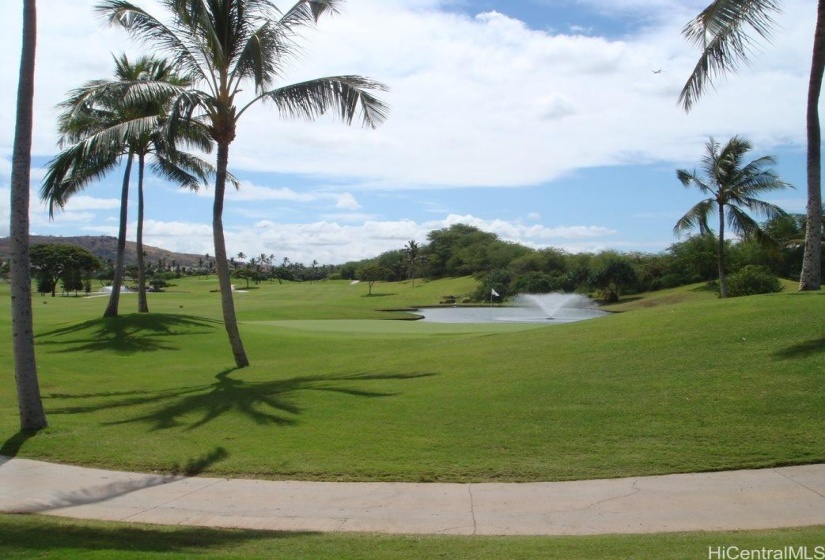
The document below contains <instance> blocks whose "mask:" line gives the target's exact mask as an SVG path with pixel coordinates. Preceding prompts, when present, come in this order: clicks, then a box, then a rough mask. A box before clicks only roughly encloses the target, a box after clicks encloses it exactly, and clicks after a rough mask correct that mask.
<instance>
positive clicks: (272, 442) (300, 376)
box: [0, 277, 825, 481]
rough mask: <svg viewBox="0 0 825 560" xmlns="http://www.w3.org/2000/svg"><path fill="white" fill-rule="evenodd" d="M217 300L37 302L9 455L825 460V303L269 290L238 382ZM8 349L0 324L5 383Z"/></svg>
mask: <svg viewBox="0 0 825 560" xmlns="http://www.w3.org/2000/svg"><path fill="white" fill-rule="evenodd" d="M215 288H216V282H215V280H214V277H213V278H212V279H210V280H188V281H185V282H182V283H181V284H180V285H179V286H177V287H176V288H174V291H170V292H169V293H165V294H153V295H152V297H151V300H150V305H151V308H152V311H153V313H152V314H151V315H148V316H137V315H127V316H124V317H122V318H120V319H117V320H110V321H103V320H102V319H99V316H100V315H101V314H102V310H103V307H104V306H105V303H106V302H105V298H98V299H81V298H53V299H52V298H44V299H40V298H35V311H36V323H37V325H36V330H37V343H38V352H39V353H38V363H39V367H40V375H41V385H42V388H43V393H44V399H45V404H46V407H47V412H48V414H49V420H50V427H49V428H48V429H47V430H46V431H45V432H44V433H41V434H38V435H37V436H36V437H34V438H31V439H28V440H26V441H22V442H21V440H20V439H19V438H13V437H12V436H13V435H14V434H15V432H16V429H17V428H16V426H17V416H16V405H15V401H14V387H13V380H12V379H11V376H5V377H4V378H3V379H0V441H2V440H4V439H7V438H9V439H8V441H7V443H6V446H5V451H6V452H7V453H8V452H14V451H15V450H16V449H18V448H19V454H20V455H21V456H27V457H38V458H44V459H53V460H59V461H65V462H72V463H81V464H95V465H100V466H106V467H114V468H122V469H134V470H141V471H152V470H164V471H170V470H185V469H186V468H187V467H186V465H189V469H190V470H195V471H198V472H200V471H203V472H206V473H210V474H220V475H244V476H261V477H267V478H299V479H325V480H328V479H346V480H449V481H484V480H516V481H527V480H565V479H575V478H593V477H614V476H626V475H641V474H655V473H668V472H685V471H704V470H715V469H726V468H739V467H763V466H771V465H779V464H792V463H806V462H818V461H824V460H825V429H823V428H825V414H823V412H825V392H823V385H824V383H823V381H825V372H823V369H825V368H823V366H822V357H823V352H825V326H824V324H823V321H822V316H823V312H825V297H823V295H821V294H796V293H786V294H778V295H772V296H759V297H751V298H737V299H731V300H727V301H720V300H717V299H716V298H715V297H713V296H712V294H709V293H707V292H702V291H689V290H684V289H683V290H681V291H679V290H676V291H672V292H671V293H660V294H655V295H654V296H653V298H651V299H649V300H647V301H648V302H651V301H653V299H655V298H659V299H660V300H661V298H665V299H664V300H661V301H659V302H658V303H659V304H658V305H654V306H652V307H645V306H644V303H643V302H644V301H645V300H636V301H635V302H632V303H633V304H635V305H634V307H635V308H636V309H635V310H633V311H632V312H627V313H620V314H616V315H613V316H610V317H607V318H604V319H599V320H597V321H591V322H586V323H578V324H569V325H557V326H539V327H537V326H534V325H493V326H467V325H463V326H462V325H452V326H445V325H430V324H423V323H420V322H406V321H405V322H395V321H365V319H375V318H386V317H390V316H393V315H395V316H399V315H400V314H388V313H385V312H379V311H376V310H375V309H376V308H400V307H404V306H408V305H411V304H433V303H436V302H437V301H438V300H439V299H440V298H441V297H443V296H445V295H461V294H463V293H466V292H468V291H469V290H470V289H472V281H470V280H468V279H454V280H446V281H438V282H429V283H426V284H423V285H422V284H421V283H416V286H415V287H412V286H410V285H409V284H384V285H377V286H375V287H374V289H373V291H374V293H375V294H376V296H374V297H365V294H366V291H367V287H366V286H365V285H355V286H352V285H349V284H348V283H345V282H325V283H318V284H313V285H308V284H300V285H299V284H285V285H282V286H280V285H277V284H274V285H265V286H262V287H260V288H259V289H255V290H250V291H249V292H247V293H240V294H237V297H236V301H237V305H238V313H239V317H240V319H241V321H242V330H243V335H244V340H245V343H246V345H247V349H248V351H249V354H250V357H251V360H252V363H253V366H252V367H250V368H246V369H243V370H234V371H233V370H232V368H231V356H230V353H229V350H228V345H227V343H226V341H225V335H224V333H223V329H222V326H221V324H220V323H219V322H218V318H219V312H220V311H219V302H218V296H217V294H215V293H211V292H210V290H211V289H215ZM7 290H8V288H7V287H0V307H3V308H5V309H6V310H5V313H6V316H8V310H7V306H8V303H7V302H8V297H7ZM680 294H681V295H680ZM130 297H132V296H125V297H124V300H123V302H122V306H123V307H122V310H123V311H131V307H133V305H134V303H133V302H132V300H131V299H129V298H130ZM667 298H669V299H667ZM681 300H684V301H681ZM626 305H628V306H629V305H631V304H630V303H628V304H626ZM314 319H325V320H324V321H313V320H314ZM333 319H334V320H333ZM9 339H10V336H9V333H8V323H4V324H2V325H0V343H2V344H3V345H4V348H0V364H2V366H3V368H4V369H5V370H6V371H11V363H10V344H9V343H8V341H9Z"/></svg>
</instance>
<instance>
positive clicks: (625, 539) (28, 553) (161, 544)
mask: <svg viewBox="0 0 825 560" xmlns="http://www.w3.org/2000/svg"><path fill="white" fill-rule="evenodd" d="M823 531H825V527H809V528H798V529H784V530H773V531H736V532H721V533H673V534H662V535H605V536H592V537H480V536H475V537H447V536H391V535H361V534H358V535H354V534H343V533H327V534H320V533H295V532H292V533H287V532H263V531H244V530H220V529H202V528H189V527H165V526H149V525H139V524H129V525H126V524H120V523H103V522H93V521H78V520H71V519H60V518H52V517H46V516H28V515H7V514H0V548H2V550H3V557H4V558H61V559H73V558H84V559H88V558H95V559H98V558H99V559H108V558H113V559H115V558H116V559H118V560H120V559H127V560H128V559H131V558H140V559H152V558H163V559H179V558H180V559H184V558H193V557H196V558H208V559H219V558H289V559H291V560H300V559H307V560H310V559H311V560H316V559H324V558H330V559H336V560H340V559H350V558H352V559H356V558H357V559H363V560H367V559H371V558H375V559H385V558H394V559H399V560H404V559H411V560H412V559H421V558H454V559H457V560H461V559H476V558H520V559H525V560H526V559H532V558H535V559H545V558H565V559H567V560H576V559H592V558H606V559H610V558H616V559H619V558H621V559H626V558H635V559H642V560H644V559H648V558H649V559H654V558H655V559H660V558H665V559H668V558H669V559H682V558H684V559H694V558H708V549H709V548H710V547H713V548H716V547H719V546H722V547H727V546H736V547H738V548H739V550H759V549H763V548H766V549H782V548H784V547H794V549H797V548H801V547H808V554H809V555H810V556H809V557H811V558H813V557H814V556H813V555H814V554H815V552H816V550H817V548H816V547H822V546H823V543H822V534H823Z"/></svg>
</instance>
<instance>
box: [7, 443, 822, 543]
mask: <svg viewBox="0 0 825 560" xmlns="http://www.w3.org/2000/svg"><path fill="white" fill-rule="evenodd" d="M0 511H5V512H36V513H45V514H50V515H59V516H65V517H76V518H83V519H104V520H112V521H136V522H143V523H161V524H172V525H197V526H202V527H239V528H248V529H272V530H283V531H369V532H382V533H419V534H423V533H441V534H453V535H585V534H598V533H656V532H668V531H700V530H701V531H717V530H733V529H768V528H778V527H795V526H803V525H825V465H808V466H800V467H784V468H776V469H763V470H750V471H729V472H719V473H703V474H676V475H665V476H653V477H636V478H622V479H612V480H589V481H580V482H537V483H525V484H496V483H490V484H415V483H341V482H271V481H262V480H231V479H223V478H199V477H198V478H184V477H172V476H158V475H147V474H136V473H126V472H115V471H104V470H99V469H86V468H81V467H72V466H66V465H56V464H51V463H44V462H40V461H29V460H26V459H8V458H5V457H0Z"/></svg>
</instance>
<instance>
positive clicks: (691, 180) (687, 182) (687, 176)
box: [676, 169, 713, 193]
mask: <svg viewBox="0 0 825 560" xmlns="http://www.w3.org/2000/svg"><path fill="white" fill-rule="evenodd" d="M676 178H678V179H679V182H680V183H682V186H683V187H685V188H686V189H687V188H690V187H692V186H694V187H696V188H697V189H699V190H700V191H701V192H703V193H713V188H711V186H710V185H708V184H706V183H705V182H704V181H703V180H702V178H701V177H699V175H697V173H696V171H688V170H687V169H677V170H676Z"/></svg>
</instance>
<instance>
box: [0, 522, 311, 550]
mask: <svg viewBox="0 0 825 560" xmlns="http://www.w3.org/2000/svg"><path fill="white" fill-rule="evenodd" d="M8 519H9V522H8V523H0V542H2V543H3V546H4V548H5V549H6V550H7V552H8V554H11V555H12V556H14V555H15V554H21V555H23V556H27V555H31V554H38V556H39V555H40V553H42V554H43V555H51V554H59V553H60V552H59V551H66V550H76V551H84V552H85V553H92V551H101V552H104V553H108V554H111V553H112V552H113V551H114V553H115V554H117V551H121V550H122V551H124V553H131V554H134V553H135V552H138V553H147V554H148V553H156V554H158V555H160V554H164V555H166V554H175V553H177V554H192V555H193V556H194V555H198V556H199V555H202V554H207V551H209V550H210V549H217V550H222V549H224V548H226V547H232V546H239V545H243V544H245V543H248V542H252V541H256V540H267V541H276V540H281V539H289V538H296V537H302V536H306V535H312V534H313V533H306V532H304V533H298V532H276V531H272V532H264V531H248V530H219V529H214V530H213V529H204V528H201V527H177V528H174V529H172V530H170V529H167V528H160V529H159V528H155V527H153V526H149V525H146V526H135V525H129V526H124V525H114V526H112V525H104V524H102V523H98V522H94V521H73V520H65V519H54V518H49V517H42V516H26V515H17V516H14V517H9V518H8ZM274 544H275V543H274V542H273V545H274ZM153 557H154V556H153Z"/></svg>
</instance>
